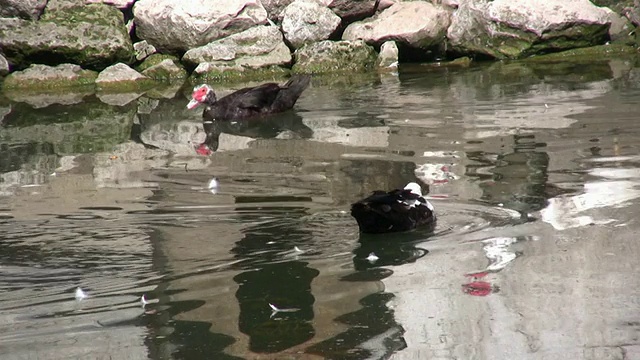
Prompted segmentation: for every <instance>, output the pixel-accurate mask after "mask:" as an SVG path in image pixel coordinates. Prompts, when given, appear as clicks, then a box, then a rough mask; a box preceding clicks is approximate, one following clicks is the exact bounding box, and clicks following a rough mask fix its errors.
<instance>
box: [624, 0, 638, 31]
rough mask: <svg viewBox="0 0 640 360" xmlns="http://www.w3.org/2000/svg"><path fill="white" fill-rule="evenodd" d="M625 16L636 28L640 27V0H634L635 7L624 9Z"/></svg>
mask: <svg viewBox="0 0 640 360" xmlns="http://www.w3.org/2000/svg"><path fill="white" fill-rule="evenodd" d="M622 15H624V16H625V17H626V18H627V19H629V21H631V23H632V24H633V25H635V26H640V0H634V2H633V6H628V7H625V8H624V9H622Z"/></svg>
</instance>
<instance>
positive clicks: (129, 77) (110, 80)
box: [96, 63, 151, 91]
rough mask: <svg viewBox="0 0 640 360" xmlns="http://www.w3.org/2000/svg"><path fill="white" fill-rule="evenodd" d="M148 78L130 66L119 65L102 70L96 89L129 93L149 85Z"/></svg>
mask: <svg viewBox="0 0 640 360" xmlns="http://www.w3.org/2000/svg"><path fill="white" fill-rule="evenodd" d="M150 80H151V79H149V78H148V77H146V76H144V75H142V74H140V73H139V72H137V71H135V70H133V69H132V68H130V67H129V66H128V65H126V64H123V63H117V64H115V65H111V66H109V67H108V68H106V69H104V70H102V71H101V72H100V74H98V78H97V79H96V87H97V88H98V89H99V90H105V89H108V90H110V89H115V88H118V89H122V90H123V91H128V90H131V89H136V90H137V89H139V88H141V87H145V85H149V83H150Z"/></svg>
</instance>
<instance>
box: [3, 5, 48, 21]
mask: <svg viewBox="0 0 640 360" xmlns="http://www.w3.org/2000/svg"><path fill="white" fill-rule="evenodd" d="M46 5H47V0H0V17H4V18H11V17H17V18H22V19H27V20H38V18H39V17H40V15H42V10H44V7H45V6H46Z"/></svg>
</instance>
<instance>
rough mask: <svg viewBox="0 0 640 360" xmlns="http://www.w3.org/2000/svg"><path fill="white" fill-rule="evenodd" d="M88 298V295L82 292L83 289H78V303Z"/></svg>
mask: <svg viewBox="0 0 640 360" xmlns="http://www.w3.org/2000/svg"><path fill="white" fill-rule="evenodd" d="M87 297H88V295H87V293H85V292H84V291H82V288H80V287H77V288H76V301H82V300H84V299H86V298H87Z"/></svg>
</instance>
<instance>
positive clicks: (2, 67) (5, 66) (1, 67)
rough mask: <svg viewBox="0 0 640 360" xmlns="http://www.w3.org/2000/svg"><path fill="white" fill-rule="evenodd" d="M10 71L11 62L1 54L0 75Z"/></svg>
mask: <svg viewBox="0 0 640 360" xmlns="http://www.w3.org/2000/svg"><path fill="white" fill-rule="evenodd" d="M9 71H11V68H10V67H9V62H8V61H7V59H5V58H4V56H2V54H0V76H5V75H7V74H8V73H9Z"/></svg>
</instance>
